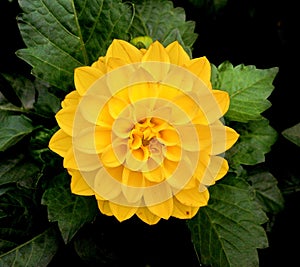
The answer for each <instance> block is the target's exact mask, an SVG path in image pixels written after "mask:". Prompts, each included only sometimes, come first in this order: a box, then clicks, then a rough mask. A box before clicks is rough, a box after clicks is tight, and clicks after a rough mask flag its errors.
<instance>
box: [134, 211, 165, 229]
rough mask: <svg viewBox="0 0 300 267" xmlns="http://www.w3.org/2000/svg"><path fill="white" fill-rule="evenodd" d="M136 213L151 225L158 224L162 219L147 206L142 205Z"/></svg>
mask: <svg viewBox="0 0 300 267" xmlns="http://www.w3.org/2000/svg"><path fill="white" fill-rule="evenodd" d="M136 215H137V216H138V217H139V218H140V219H141V220H142V221H144V222H145V223H147V224H149V225H154V224H157V223H158V221H159V220H160V217H158V216H156V215H154V214H153V213H152V212H151V211H150V210H149V209H148V208H147V207H140V208H139V209H138V210H137V212H136Z"/></svg>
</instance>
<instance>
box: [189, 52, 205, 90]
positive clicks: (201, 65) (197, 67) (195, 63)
mask: <svg viewBox="0 0 300 267" xmlns="http://www.w3.org/2000/svg"><path fill="white" fill-rule="evenodd" d="M187 69H188V70H189V71H191V72H192V73H194V74H195V75H197V76H198V77H199V79H201V80H202V81H203V82H204V83H205V84H206V86H208V87H209V88H211V83H210V75H211V66H210V62H209V61H208V60H207V58H206V57H199V58H195V59H192V60H191V61H190V64H189V65H188V66H187Z"/></svg>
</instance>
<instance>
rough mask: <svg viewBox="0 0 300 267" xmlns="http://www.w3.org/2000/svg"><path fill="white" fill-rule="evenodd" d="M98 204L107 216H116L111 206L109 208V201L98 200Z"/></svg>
mask: <svg viewBox="0 0 300 267" xmlns="http://www.w3.org/2000/svg"><path fill="white" fill-rule="evenodd" d="M97 203H98V208H99V210H100V211H101V212H102V213H103V214H105V215H107V216H112V215H114V214H113V213H112V211H111V209H110V206H109V201H107V200H100V199H97Z"/></svg>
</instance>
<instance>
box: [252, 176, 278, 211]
mask: <svg viewBox="0 0 300 267" xmlns="http://www.w3.org/2000/svg"><path fill="white" fill-rule="evenodd" d="M247 180H248V181H249V182H251V185H252V188H253V189H254V190H255V193H256V199H257V200H258V202H259V204H260V205H261V206H262V208H263V210H264V211H265V212H271V213H274V214H276V213H278V212H279V211H281V210H282V209H283V207H284V199H283V196H282V194H281V192H280V190H279V188H278V186H277V183H278V182H277V180H276V178H275V177H274V176H273V175H272V174H271V173H269V172H259V173H256V174H254V175H251V176H249V177H248V178H247Z"/></svg>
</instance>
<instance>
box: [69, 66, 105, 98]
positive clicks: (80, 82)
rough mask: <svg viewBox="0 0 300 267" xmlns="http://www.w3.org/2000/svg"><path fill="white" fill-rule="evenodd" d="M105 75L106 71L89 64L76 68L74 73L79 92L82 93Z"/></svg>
mask: <svg viewBox="0 0 300 267" xmlns="http://www.w3.org/2000/svg"><path fill="white" fill-rule="evenodd" d="M103 75H104V73H103V72H102V71H101V70H99V69H97V68H93V67H89V66H84V67H79V68H76V69H75V73H74V83H75V87H76V90H77V92H78V93H79V94H80V95H84V94H85V93H86V91H87V90H88V89H89V88H90V86H91V85H92V84H93V83H94V82H95V81H96V80H97V79H99V78H100V77H102V76H103Z"/></svg>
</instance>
